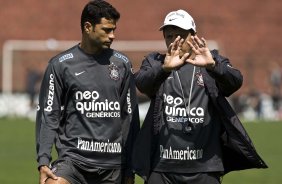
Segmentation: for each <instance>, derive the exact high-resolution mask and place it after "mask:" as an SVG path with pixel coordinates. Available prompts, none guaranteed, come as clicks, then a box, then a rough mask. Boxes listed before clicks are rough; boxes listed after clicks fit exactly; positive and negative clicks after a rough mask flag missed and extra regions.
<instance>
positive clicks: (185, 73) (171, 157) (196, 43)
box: [133, 10, 266, 184]
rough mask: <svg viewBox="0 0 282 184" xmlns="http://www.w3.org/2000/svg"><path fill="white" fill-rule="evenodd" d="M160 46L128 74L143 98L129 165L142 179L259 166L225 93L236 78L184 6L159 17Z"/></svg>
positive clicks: (212, 179)
mask: <svg viewBox="0 0 282 184" xmlns="http://www.w3.org/2000/svg"><path fill="white" fill-rule="evenodd" d="M160 30H161V31H163V36H164V40H165V42H166V45H167V53H166V54H160V53H157V52H153V53H151V54H149V55H148V56H147V57H146V58H145V59H144V60H143V63H142V66H141V68H140V70H139V71H138V72H137V73H136V74H135V78H136V85H137V88H138V89H139V90H140V91H141V92H142V93H145V94H146V95H147V96H148V97H150V99H151V103H150V107H149V111H148V113H147V115H146V118H145V120H144V123H143V125H142V128H141V131H140V133H139V135H138V137H137V139H136V142H135V144H134V152H133V163H134V164H133V165H134V170H135V171H136V173H137V174H138V175H140V176H141V177H143V178H144V179H145V181H146V183H147V184H156V183H157V184H178V183H187V184H219V183H220V182H221V181H220V176H222V175H223V174H225V173H227V172H229V171H231V170H240V169H247V168H253V167H258V168H265V167H266V165H265V164H264V162H263V161H262V159H261V158H260V157H259V156H258V154H257V153H256V151H255V149H254V147H253V144H252V142H251V140H250V138H249V137H248V135H247V133H246V132H245V130H244V128H243V126H242V124H241V123H240V121H239V119H238V118H237V116H236V114H235V113H234V111H233V110H232V108H231V107H230V105H229V104H228V102H227V100H226V99H225V97H228V96H229V95H231V94H232V93H234V92H235V91H237V90H238V89H239V88H240V87H241V85H242V82H243V77H242V75H241V73H240V71H239V70H237V69H235V68H234V67H232V65H231V63H230V62H229V60H228V59H227V58H225V57H223V56H220V55H219V54H218V51H216V50H213V51H210V50H209V49H208V47H207V43H206V40H205V39H204V38H202V39H199V38H198V37H197V34H196V25H195V22H194V20H193V18H192V17H191V16H190V15H189V14H188V13H187V12H186V11H184V10H177V11H172V12H170V13H169V14H168V15H167V16H166V17H165V20H164V24H163V26H161V27H160Z"/></svg>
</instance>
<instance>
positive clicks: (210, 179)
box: [145, 172, 221, 184]
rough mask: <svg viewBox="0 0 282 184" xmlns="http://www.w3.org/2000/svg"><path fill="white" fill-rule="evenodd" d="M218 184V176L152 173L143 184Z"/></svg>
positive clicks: (213, 173)
mask: <svg viewBox="0 0 282 184" xmlns="http://www.w3.org/2000/svg"><path fill="white" fill-rule="evenodd" d="M156 183H157V184H176V183H177V184H220V183H221V182H220V174H219V173H217V172H210V173H187V174H182V173H181V174H179V173H165V172H152V173H151V175H150V177H149V179H148V182H147V183H145V184H156Z"/></svg>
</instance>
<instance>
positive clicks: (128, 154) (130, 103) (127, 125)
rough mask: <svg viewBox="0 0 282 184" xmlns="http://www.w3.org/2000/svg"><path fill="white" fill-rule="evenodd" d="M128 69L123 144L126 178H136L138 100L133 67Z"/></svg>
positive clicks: (123, 94) (124, 93)
mask: <svg viewBox="0 0 282 184" xmlns="http://www.w3.org/2000/svg"><path fill="white" fill-rule="evenodd" d="M128 64H129V65H130V66H129V67H128V68H127V75H126V79H125V83H124V86H123V89H122V93H121V100H122V103H121V107H122V109H121V110H122V112H121V114H122V121H123V122H122V129H123V135H124V136H123V142H124V143H125V146H124V149H125V159H126V169H125V175H126V176H131V177H132V176H134V174H133V169H132V152H133V144H134V142H135V140H136V137H137V134H138V132H139V130H140V119H139V109H138V100H137V94H136V87H135V80H134V75H133V73H132V66H131V64H130V63H128Z"/></svg>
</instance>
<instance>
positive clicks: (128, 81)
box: [36, 45, 139, 170]
mask: <svg viewBox="0 0 282 184" xmlns="http://www.w3.org/2000/svg"><path fill="white" fill-rule="evenodd" d="M138 128H139V117H138V107H137V101H136V90H135V85H134V80H133V74H132V69H131V63H130V61H129V59H128V58H127V57H126V56H125V55H123V54H122V53H120V52H117V51H115V50H112V49H106V50H104V51H103V52H102V53H101V54H99V55H89V54H86V53H85V52H83V50H82V49H81V48H80V47H79V46H78V45H76V46H74V47H73V48H71V49H69V50H67V51H65V52H63V53H61V54H59V55H57V56H55V57H54V58H52V59H51V60H50V62H49V64H48V67H47V69H46V72H45V75H44V79H43V81H42V86H41V90H40V97H39V106H38V112H37V118H36V143H37V145H36V150H37V160H38V164H39V166H40V165H48V164H49V163H50V161H51V160H52V159H51V155H50V152H51V149H52V145H53V143H54V142H55V145H56V149H57V152H58V157H59V159H61V158H64V159H70V160H71V161H73V162H74V163H75V164H76V165H78V166H80V167H81V168H84V169H85V170H89V169H91V168H96V167H101V168H118V167H120V166H123V165H124V164H126V162H128V159H130V158H131V156H130V155H131V154H130V152H131V147H132V142H133V140H134V137H135V132H134V131H137V130H138ZM126 160H127V161H126Z"/></svg>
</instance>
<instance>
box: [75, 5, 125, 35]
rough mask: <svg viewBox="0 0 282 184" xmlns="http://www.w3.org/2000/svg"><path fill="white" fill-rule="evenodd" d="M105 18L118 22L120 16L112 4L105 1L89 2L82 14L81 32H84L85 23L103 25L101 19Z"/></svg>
mask: <svg viewBox="0 0 282 184" xmlns="http://www.w3.org/2000/svg"><path fill="white" fill-rule="evenodd" d="M103 17H104V18H106V19H108V20H110V19H112V20H115V21H118V19H119V18H120V14H119V12H118V11H117V10H116V9H115V8H114V7H113V6H112V5H111V4H109V3H108V2H106V1H104V0H92V1H89V2H88V3H87V4H86V5H85V7H84V9H83V11H82V13H81V21H80V27H81V31H82V32H83V30H84V23H85V22H90V23H91V24H92V25H93V26H94V25H96V24H99V23H101V18H103Z"/></svg>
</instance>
